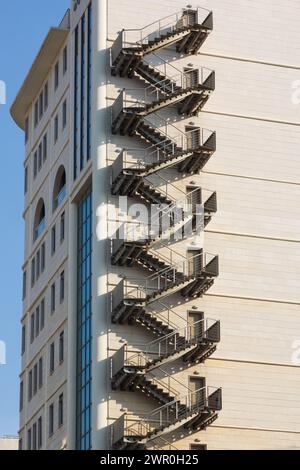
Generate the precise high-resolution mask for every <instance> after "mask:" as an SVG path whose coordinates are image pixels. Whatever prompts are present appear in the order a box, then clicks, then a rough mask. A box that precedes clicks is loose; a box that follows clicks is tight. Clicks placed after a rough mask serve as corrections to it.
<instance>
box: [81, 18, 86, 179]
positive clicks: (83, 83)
mask: <svg viewBox="0 0 300 470" xmlns="http://www.w3.org/2000/svg"><path fill="white" fill-rule="evenodd" d="M85 25H86V18H85V16H83V17H82V20H81V84H80V102H81V106H80V114H81V116H80V170H82V169H83V167H84V157H85V147H84V139H85V124H86V111H85V107H86V46H85V43H86V34H85V32H86V26H85Z"/></svg>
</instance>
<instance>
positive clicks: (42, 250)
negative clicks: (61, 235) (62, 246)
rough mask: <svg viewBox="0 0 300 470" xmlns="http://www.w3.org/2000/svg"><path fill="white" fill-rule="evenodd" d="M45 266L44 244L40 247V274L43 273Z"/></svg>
mask: <svg viewBox="0 0 300 470" xmlns="http://www.w3.org/2000/svg"><path fill="white" fill-rule="evenodd" d="M45 265H46V242H44V243H43V244H42V246H41V273H43V272H44V271H45Z"/></svg>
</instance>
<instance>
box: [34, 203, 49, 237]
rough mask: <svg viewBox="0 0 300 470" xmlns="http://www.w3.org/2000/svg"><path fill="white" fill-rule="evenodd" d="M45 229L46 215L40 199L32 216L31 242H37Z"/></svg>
mask: <svg viewBox="0 0 300 470" xmlns="http://www.w3.org/2000/svg"><path fill="white" fill-rule="evenodd" d="M45 227H46V213H45V204H44V201H43V199H40V200H39V202H38V204H37V207H36V211H35V216H34V226H33V240H34V241H35V240H37V239H38V237H39V236H40V235H41V233H42V232H43V231H44V230H45Z"/></svg>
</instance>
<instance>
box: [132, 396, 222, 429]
mask: <svg viewBox="0 0 300 470" xmlns="http://www.w3.org/2000/svg"><path fill="white" fill-rule="evenodd" d="M211 388H213V389H214V391H217V390H219V389H218V388H217V387H201V388H200V389H198V390H196V391H194V392H192V393H189V394H187V395H183V396H179V397H178V398H176V399H175V400H173V401H172V402H169V403H167V404H165V405H163V406H161V407H159V408H156V409H155V410H153V411H151V412H150V413H146V414H144V415H141V416H142V418H141V419H139V420H137V421H136V422H135V423H132V424H131V425H130V426H126V427H125V432H126V435H128V436H130V435H132V432H134V433H135V432H136V428H138V430H139V429H145V430H146V433H139V432H138V435H139V436H142V435H144V436H145V437H146V436H147V434H148V433H149V432H151V431H153V430H154V429H155V428H158V427H160V426H168V425H169V424H171V422H172V419H173V421H174V420H176V421H177V420H179V419H181V418H182V417H184V416H188V415H189V414H190V413H191V412H192V411H193V409H194V408H195V407H197V408H199V409H200V408H201V409H204V408H205V407H206V406H207V405H208V397H209V395H210V392H209V390H210V389H211ZM199 397H201V400H199ZM183 405H185V407H186V409H184V408H181V409H180V407H182V406H183ZM151 424H152V426H151Z"/></svg>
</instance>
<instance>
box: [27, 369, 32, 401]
mask: <svg viewBox="0 0 300 470" xmlns="http://www.w3.org/2000/svg"><path fill="white" fill-rule="evenodd" d="M31 398H32V370H31V371H30V372H29V375H28V400H29V401H30V400H31Z"/></svg>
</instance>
